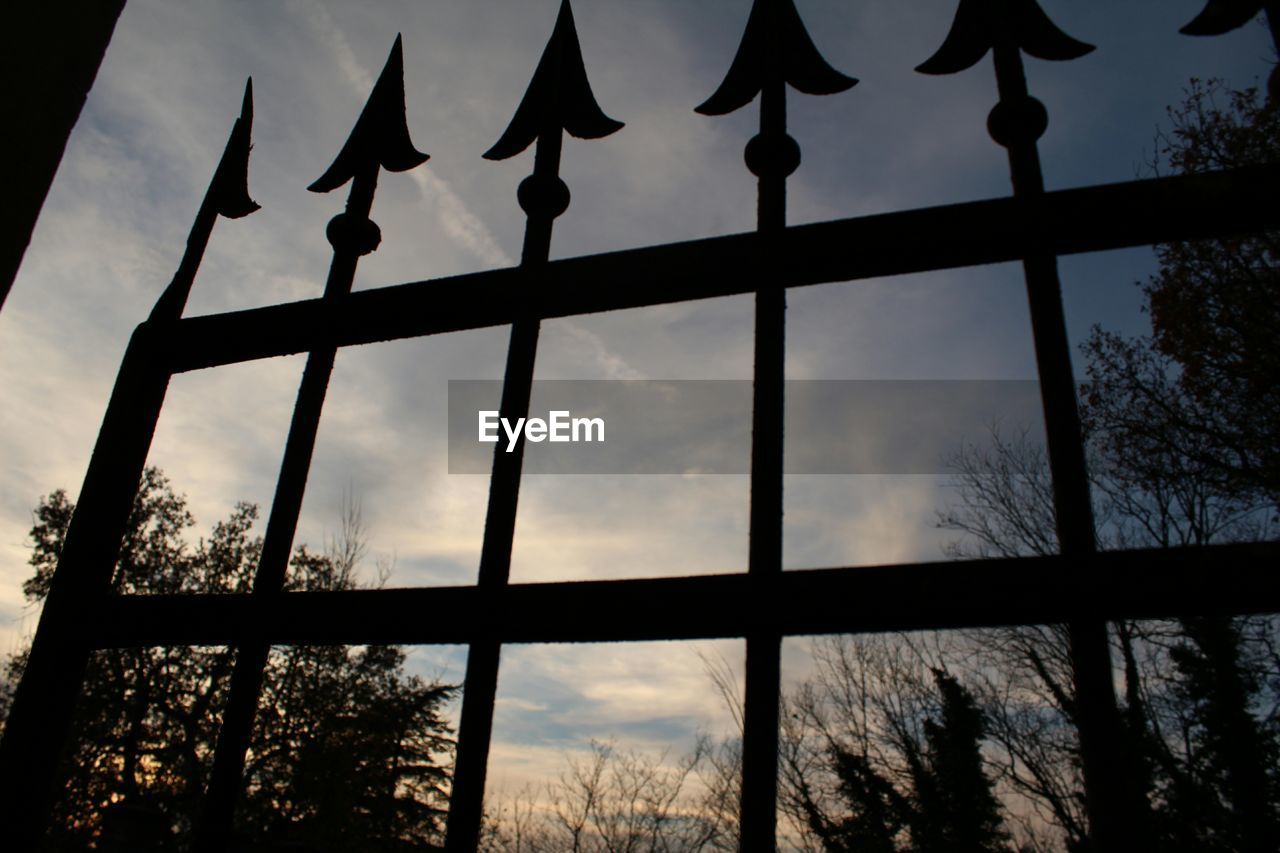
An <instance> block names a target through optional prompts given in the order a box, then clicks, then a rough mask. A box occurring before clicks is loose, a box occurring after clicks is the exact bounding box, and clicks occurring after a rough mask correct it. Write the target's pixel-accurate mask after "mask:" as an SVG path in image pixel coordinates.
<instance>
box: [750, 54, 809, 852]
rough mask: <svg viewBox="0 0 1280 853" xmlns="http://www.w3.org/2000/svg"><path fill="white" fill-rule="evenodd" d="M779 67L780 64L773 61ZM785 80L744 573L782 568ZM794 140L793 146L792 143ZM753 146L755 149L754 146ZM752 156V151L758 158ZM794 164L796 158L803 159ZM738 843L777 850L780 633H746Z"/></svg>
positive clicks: (771, 191) (774, 116)
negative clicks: (779, 244) (780, 243)
mask: <svg viewBox="0 0 1280 853" xmlns="http://www.w3.org/2000/svg"><path fill="white" fill-rule="evenodd" d="M773 66H774V68H775V69H776V68H777V66H778V63H773ZM786 97H787V96H786V89H785V83H784V82H783V80H782V76H781V74H779V73H777V72H776V71H775V72H774V73H773V74H772V79H770V80H769V82H767V83H766V84H765V85H764V87H763V88H762V89H761V93H760V134H759V135H758V136H756V137H755V138H754V139H752V140H751V142H750V143H748V152H749V153H748V158H747V165H748V167H749V168H750V169H751V170H752V172H754V173H755V174H756V175H757V177H758V178H759V181H758V188H757V200H756V228H757V231H758V232H759V233H760V234H761V235H762V236H764V237H765V240H764V253H765V256H764V258H762V264H761V274H762V278H763V280H762V281H761V283H760V286H759V288H757V290H756V320H755V362H754V367H753V385H752V390H753V402H752V413H751V509H750V513H751V514H750V528H749V529H750V533H749V536H750V544H749V552H748V563H747V571H748V573H749V574H750V575H752V576H754V577H757V578H759V577H767V576H770V575H774V574H777V573H778V572H781V571H782V507H783V499H782V462H783V459H782V454H783V406H784V400H783V387H784V385H783V379H784V376H785V368H786V310H787V304H786V289H785V288H784V287H783V283H782V281H781V280H780V279H779V272H780V269H779V265H778V263H777V260H778V255H777V248H776V243H775V238H776V237H777V236H778V235H780V234H781V233H782V231H783V230H784V228H785V227H786V192H787V189H786V181H787V175H789V174H790V173H791V171H792V170H794V168H795V165H794V164H791V163H788V162H786V160H785V159H784V158H783V157H782V156H781V152H783V151H784V150H789V149H790V147H791V146H794V142H792V141H791V139H790V137H788V136H787V130H786V127H787V100H786ZM787 143H790V146H788V145H787ZM751 146H755V147H756V148H757V151H755V152H752V151H751V150H750V149H751ZM753 155H754V156H753ZM795 159H796V163H798V158H795ZM746 647H747V648H746V690H745V697H744V707H743V741H742V805H741V809H742V814H741V829H740V831H741V838H740V842H739V846H740V849H742V850H744V851H747V850H769V851H772V850H773V849H774V848H775V835H776V832H777V802H778V799H777V795H778V703H779V689H780V682H781V650H782V638H781V636H780V635H778V634H777V633H776V632H772V631H762V632H755V633H752V634H750V635H748V636H747V638H746Z"/></svg>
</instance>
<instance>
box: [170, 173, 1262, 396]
mask: <svg viewBox="0 0 1280 853" xmlns="http://www.w3.org/2000/svg"><path fill="white" fill-rule="evenodd" d="M1277 195H1280V166H1262V167H1251V168H1247V169H1236V170H1231V171H1225V172H1211V173H1205V174H1202V175H1190V176H1178V177H1169V178H1155V179H1148V180H1141V181H1130V182H1126V183H1119V184H1105V185H1101V186H1095V187H1086V188H1082V189H1070V190H1059V191H1056V192H1051V193H1046V194H1045V195H1044V196H1042V197H1039V198H1034V199H1014V198H1000V199H991V200H987V201H975V202H967V203H964V204H952V205H944V206H941V207H930V208H922V209H918V210H910V211H904V212H900V213H885V214H878V215H874V216H862V217H855V218H852V219H839V220H833V221H830V222H821V223H816V224H811V225H799V226H792V227H789V228H786V229H785V231H783V232H782V234H781V235H779V236H775V237H774V238H772V242H770V244H769V246H770V255H771V256H772V257H774V258H775V259H780V262H779V263H777V268H778V270H779V273H780V274H781V275H784V276H786V280H785V282H784V284H785V285H786V286H787V287H798V286H802V285H811V284H823V283H827V282H836V281H853V280H857V279H865V278H875V277H880V276H891V275H903V274H906V273H916V272H926V271H930V270H941V269H950V268H955V267H965V266H976V265H981V264H993V263H1001V262H1006V261H1015V260H1020V259H1021V258H1023V257H1025V256H1027V255H1028V254H1033V253H1036V252H1048V253H1050V254H1055V255H1068V254H1076V253H1080V252H1095V251H1104V250H1107V249H1119V248H1126V247H1131V246H1144V245H1151V244H1154V243H1162V242H1170V241H1175V240H1194V239H1200V238H1206V237H1214V236H1228V235H1232V234H1238V233H1245V232H1251V231H1259V230H1265V229H1268V228H1276V227H1280V208H1277V207H1276V205H1275V204H1273V203H1272V202H1273V200H1274V199H1275V198H1276V196H1277ZM762 251H763V243H762V241H761V238H760V237H759V236H758V235H757V234H754V233H751V234H735V235H731V236H727V237H713V238H709V239H704V240H692V241H688V242H683V243H671V244H668V245H663V246H653V247H648V248H643V249H631V250H627V251H622V252H611V253H606V254H599V255H590V256H586V257H580V258H568V259H564V260H559V261H552V262H551V263H549V264H547V265H546V266H544V267H541V268H539V269H536V270H535V269H520V268H511V269H502V270H492V271H489V272H481V273H470V274H467V275H459V276H450V277H445V278H439V279H433V280H429V281H419V282H411V283H409V284H401V285H395V286H392V287H384V288H376V289H372V290H364V291H359V292H357V293H353V294H350V295H349V296H346V297H345V298H344V299H342V300H341V301H340V304H333V303H332V302H330V303H326V302H325V301H323V300H320V299H312V300H305V301H301V302H293V303H288V304H284V305H274V306H270V307H266V308H256V309H252V310H247V311H234V312H229V313H225V314H215V315H207V316H203V317H190V318H186V319H183V320H181V321H179V322H178V323H176V324H173V325H172V326H171V327H170V328H171V330H172V331H171V332H170V333H169V340H168V343H167V346H166V347H165V350H167V352H168V353H169V356H170V369H171V370H172V371H173V372H175V373H180V372H183V371H188V370H196V369H200V368H205V367H215V366H217V365H221V364H234V363H237V362H243V361H250V360H253V359H259V358H270V357H273V356H282V355H291V354H293V353H298V352H307V351H310V350H313V349H317V348H319V347H322V346H351V345H356V344H368V343H374V342H376V341H389V340H398V339H402V338H410V337H417V336H422V335H432V334H439V333H442V332H456V331H462V330H465V329H476V328H483V327H487V326H498V325H505V324H507V323H510V322H512V321H513V320H514V319H515V317H516V314H517V313H518V312H519V311H520V310H521V306H527V305H530V303H531V302H532V305H533V307H534V310H536V312H537V313H538V315H539V316H541V317H543V318H548V317H567V316H573V315H578V314H590V313H596V312H601V311H615V310H620V309H624V308H641V307H644V306H649V305H661V304H665V303H671V302H682V301H688V300H694V299H708V298H712V297H717V296H732V295H737V294H742V293H750V292H753V291H754V289H755V282H756V278H755V276H754V272H755V271H757V270H759V269H760V264H761V257H762ZM791 259H794V261H795V262H789V260H791ZM801 259H803V260H802V262H801ZM1117 284H1118V285H1120V284H1122V283H1119V282H1118V283H1117Z"/></svg>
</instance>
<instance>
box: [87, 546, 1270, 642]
mask: <svg viewBox="0 0 1280 853" xmlns="http://www.w3.org/2000/svg"><path fill="white" fill-rule="evenodd" d="M1277 564H1280V543H1274V542H1268V543H1258V544H1248V545H1213V546H1205V547H1195V548H1190V547H1189V548H1168V549H1162V548H1153V549H1145V550H1137V551H1103V552H1100V553H1098V554H1094V555H1092V556H1090V557H1089V558H1088V559H1074V558H1069V557H1065V556H1061V555H1053V556H1046V557H1021V558H1014V559H1007V558H1001V559H988V560H972V561H962V562H954V561H944V562H933V563H915V564H908V565H884V566H868V567H857V568H835V569H806V570H802V571H786V572H780V573H778V574H777V575H775V576H773V577H756V576H752V575H749V574H747V573H739V574H731V575H701V576H693V577H673V578H657V579H644V580H623V581H582V582H572V583H537V584H511V585H508V586H506V587H503V588H500V589H487V588H483V587H479V586H465V587H436V588H419V589H376V590H350V591H338V592H290V593H284V594H282V595H280V596H278V597H277V598H276V599H274V600H273V601H263V600H261V599H259V598H255V597H253V596H251V595H247V594H245V595H163V596H161V595H145V596H143V595H129V596H112V597H110V598H108V599H107V600H106V602H105V603H104V604H103V605H102V606H101V607H100V609H98V610H96V611H95V612H93V613H91V614H88V615H87V616H86V619H87V622H86V623H85V629H84V630H85V632H86V636H87V637H89V638H91V640H92V642H93V644H94V645H95V646H98V647H102V648H109V647H122V646H142V645H150V646H160V645H223V644H227V643H236V642H240V641H241V640H242V639H244V638H245V637H246V636H248V634H249V633H251V632H256V631H257V630H259V629H257V628H252V627H250V626H253V625H255V624H263V625H265V633H264V634H263V636H264V637H265V639H266V640H267V641H268V642H270V643H272V644H282V645H294V644H319V645H326V644H363V643H395V644H399V643H406V644H458V643H467V642H470V641H473V640H475V639H476V638H481V637H483V638H487V639H490V640H492V641H494V642H502V643H563V642H601V643H603V642H626V641H641V640H668V639H670V640H695V639H708V638H718V637H744V636H747V635H748V634H750V633H752V632H755V631H769V632H775V633H777V634H780V635H784V636H800V635H806V634H835V633H859V632H866V631H915V630H935V629H936V630H946V629H950V628H965V627H980V626H994V625H1031V624H1045V623H1055V622H1064V621H1067V620H1068V619H1071V618H1090V619H1153V618H1173V617H1176V616H1179V615H1183V614H1194V613H1274V612H1280V586H1277V585H1276V583H1275V570H1274V566H1275V565H1277ZM993 589H995V590H1000V594H999V595H992V594H991V590H993ZM1099 591H1102V592H1099ZM727 602H734V603H735V604H736V603H739V602H740V603H741V606H740V607H729V606H727ZM424 614H428V615H429V618H424ZM566 614H572V615H573V618H572V619H569V618H566ZM268 616H270V618H269V619H268V618H267V617H268Z"/></svg>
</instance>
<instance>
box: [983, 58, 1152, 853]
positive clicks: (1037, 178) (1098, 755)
mask: <svg viewBox="0 0 1280 853" xmlns="http://www.w3.org/2000/svg"><path fill="white" fill-rule="evenodd" d="M994 58H995V71H996V83H997V87H998V90H999V93H1000V102H999V103H998V104H997V106H996V108H995V110H996V111H1000V112H999V113H997V112H996V111H993V114H992V120H991V125H992V127H993V135H996V136H997V141H998V142H1000V143H1001V144H1002V145H1004V146H1005V147H1006V149H1007V150H1008V154H1009V170H1010V176H1011V178H1012V183H1013V193H1014V196H1015V197H1017V198H1032V197H1036V196H1040V195H1043V193H1044V179H1043V176H1042V174H1041V170H1040V157H1039V153H1038V151H1037V148H1036V139H1037V137H1038V136H1039V135H1040V132H1041V131H1042V130H1043V107H1042V106H1040V105H1039V102H1037V101H1034V100H1033V99H1032V98H1030V96H1029V95H1028V93H1027V83H1026V76H1025V74H1024V72H1023V67H1022V57H1021V54H1020V52H1019V48H1018V46H1017V44H1016V42H1015V41H1014V40H1013V39H1012V38H1009V37H1005V38H1002V39H998V40H997V43H996V45H995V48H994ZM1029 249H1031V251H1029V253H1028V254H1027V256H1026V257H1025V259H1024V260H1023V272H1024V276H1025V279H1026V286H1027V303H1028V306H1029V308H1030V314H1031V328H1032V337H1033V339H1034V344H1035V353H1036V366H1037V369H1038V371H1039V375H1040V388H1041V402H1042V405H1043V409H1044V420H1045V433H1046V436H1047V439H1048V451H1049V467H1050V472H1051V474H1052V477H1053V495H1054V511H1055V516H1056V523H1057V528H1058V541H1059V547H1060V548H1061V551H1062V553H1063V555H1064V556H1067V557H1070V558H1074V559H1076V560H1080V561H1085V560H1088V559H1089V558H1090V557H1091V556H1092V555H1093V554H1094V553H1096V550H1097V543H1096V539H1095V533H1094V522H1093V510H1092V506H1091V503H1090V496H1089V478H1088V471H1087V468H1086V463H1085V453H1084V442H1083V438H1082V433H1081V429H1080V415H1079V411H1078V408H1077V403H1076V384H1075V378H1074V376H1073V374H1072V368H1071V348H1070V343H1069V341H1068V338H1067V326H1066V318H1065V316H1064V314H1063V309H1062V286H1061V282H1060V281H1059V278H1058V265H1057V259H1056V258H1055V257H1054V256H1053V255H1050V254H1046V253H1043V252H1036V251H1034V248H1033V247H1029ZM1067 629H1068V633H1069V637H1070V646H1071V648H1070V656H1071V665H1072V672H1073V677H1074V682H1075V692H1076V701H1077V709H1076V716H1077V720H1076V722H1077V725H1078V728H1079V732H1080V752H1081V763H1082V767H1083V772H1084V779H1085V796H1086V808H1087V811H1088V814H1089V823H1090V834H1091V837H1092V839H1093V844H1094V846H1095V847H1096V848H1097V849H1099V850H1105V851H1111V850H1115V851H1119V850H1130V849H1140V848H1141V847H1142V846H1143V839H1142V837H1141V835H1140V834H1139V833H1138V827H1139V826H1140V823H1141V822H1140V819H1139V814H1140V813H1139V811H1138V809H1140V808H1141V805H1140V804H1138V803H1137V802H1136V798H1135V790H1136V788H1135V786H1134V785H1133V784H1131V781H1132V780H1131V776H1130V763H1129V761H1128V760H1126V757H1127V755H1128V745H1127V744H1126V742H1125V739H1124V733H1123V731H1122V729H1121V720H1120V716H1119V712H1118V710H1117V707H1116V695H1115V687H1114V684H1113V683H1112V667H1111V655H1110V648H1109V644H1108V640H1107V629H1106V624H1105V623H1104V622H1102V621H1096V620H1088V621H1075V622H1072V623H1070V624H1069V625H1068V626H1067Z"/></svg>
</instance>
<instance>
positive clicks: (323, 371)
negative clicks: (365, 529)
mask: <svg viewBox="0 0 1280 853" xmlns="http://www.w3.org/2000/svg"><path fill="white" fill-rule="evenodd" d="M377 181H378V165H377V163H376V161H370V162H368V163H367V164H365V165H364V167H363V169H362V171H361V172H360V173H358V174H357V175H356V176H355V179H354V182H353V184H352V188H351V194H350V196H349V198H348V199H347V208H346V212H345V213H344V214H340V216H342V217H344V220H343V221H344V225H345V227H344V228H334V227H330V229H329V239H330V242H331V243H332V244H333V248H334V253H333V260H332V261H331V263H330V265H329V275H328V279H327V281H326V283H325V291H324V299H325V300H326V301H328V302H329V303H330V304H336V303H339V302H341V300H342V298H343V297H345V296H346V295H347V293H349V292H350V291H351V284H352V282H353V281H354V279H355V272H356V265H357V264H358V263H359V259H360V256H361V255H362V254H365V253H367V252H368V251H371V249H370V248H366V246H367V244H366V243H361V242H360V241H359V240H358V239H355V238H356V236H357V234H358V233H359V229H358V228H357V227H354V226H356V225H357V224H358V223H360V222H365V223H367V222H368V221H369V211H370V209H371V208H372V206H373V194H374V190H375V189H376V187H377ZM374 245H376V243H375V244H374ZM336 355H337V349H336V348H335V347H333V346H328V347H325V348H323V349H317V350H314V351H312V352H311V354H310V355H309V356H307V364H306V368H305V369H304V370H303V373H302V382H301V384H300V386H299V388H298V397H297V402H296V403H295V405H294V409H293V419H292V421H291V423H290V424H289V436H288V439H287V440H286V442H285V449H284V458H283V459H282V461H281V463H280V475H279V478H278V479H277V481H276V491H275V497H274V499H273V500H272V503H271V515H270V517H269V518H268V520H267V530H266V534H265V535H264V538H263V542H262V554H261V556H260V557H259V560H258V569H257V572H256V574H255V576H254V581H253V594H254V595H255V596H259V597H263V598H266V599H271V598H273V597H276V596H279V595H280V594H281V590H282V589H283V587H284V581H285V574H286V571H287V569H288V565H289V555H290V553H292V551H293V539H294V535H295V533H296V531H297V526H298V517H299V515H300V514H301V512H302V500H303V496H304V495H305V492H306V486H307V475H308V472H309V471H310V469H311V457H312V454H313V453H314V451H315V443H316V434H317V432H318V430H319V426H320V414H321V410H322V409H323V407H324V399H325V394H326V392H327V390H328V387H329V378H330V376H331V375H332V373H333V364H334V359H335V358H336ZM261 627H262V626H252V628H251V631H252V629H260V628H261ZM252 632H253V633H258V631H252ZM269 653H270V646H269V645H268V644H267V643H266V642H265V641H262V640H254V641H251V642H247V643H245V644H243V645H241V646H240V647H239V648H238V649H237V650H236V664H235V669H234V670H233V671H232V674H231V685H230V691H229V693H228V696H227V707H226V710H225V711H224V713H223V718H222V728H221V729H220V730H219V732H218V745H217V749H216V751H215V753H214V760H213V769H212V770H211V772H210V775H209V785H208V789H207V791H206V795H205V809H204V815H203V820H202V828H201V832H200V838H199V839H198V844H199V846H200V849H202V850H207V851H217V850H223V849H225V848H226V846H227V844H228V842H229V841H230V839H231V836H232V829H233V823H234V815H235V807H236V801H237V800H238V799H239V796H240V789H241V784H242V777H243V775H244V767H245V753H246V752H247V751H248V748H249V741H250V739H251V736H252V733H253V721H254V717H255V715H256V713H257V708H258V696H259V694H260V693H261V690H262V678H263V672H264V670H265V668H266V663H267V657H268V654H269Z"/></svg>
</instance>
